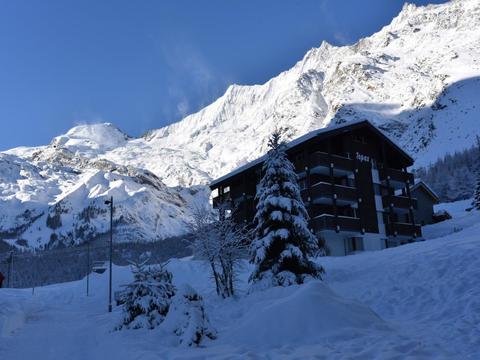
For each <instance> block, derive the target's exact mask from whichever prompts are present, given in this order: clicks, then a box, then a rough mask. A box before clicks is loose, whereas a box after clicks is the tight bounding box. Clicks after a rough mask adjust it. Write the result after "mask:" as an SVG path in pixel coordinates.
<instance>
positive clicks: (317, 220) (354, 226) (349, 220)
mask: <svg viewBox="0 0 480 360" xmlns="http://www.w3.org/2000/svg"><path fill="white" fill-rule="evenodd" d="M337 224H338V230H339V231H350V232H360V231H361V228H360V219H358V218H353V217H347V216H338V217H337ZM337 224H335V216H333V215H330V214H322V215H320V216H317V217H314V218H313V219H310V226H311V227H312V228H313V229H314V230H317V231H321V230H333V231H335V230H336V228H337V227H336V225H337Z"/></svg>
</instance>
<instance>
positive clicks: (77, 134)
mask: <svg viewBox="0 0 480 360" xmlns="http://www.w3.org/2000/svg"><path fill="white" fill-rule="evenodd" d="M479 93H480V2H479V1H478V0H457V1H451V2H449V3H446V4H441V5H430V6H425V7H416V6H414V5H405V6H404V8H403V9H402V11H401V13H400V14H399V15H398V16H397V17H396V18H394V19H393V21H392V23H391V24H389V25H387V26H385V27H384V28H383V29H381V30H380V31H379V32H377V33H375V34H373V35H372V36H370V37H368V38H364V39H361V40H360V41H358V42H357V43H356V44H354V45H351V46H343V47H336V46H332V45H330V44H328V43H325V42H323V43H322V44H321V46H320V47H318V48H314V49H311V50H310V51H309V52H308V53H307V54H306V55H305V56H304V58H303V59H302V60H300V61H299V62H298V63H297V64H295V65H294V66H293V67H292V68H291V69H289V70H287V71H285V72H283V73H281V74H279V75H278V76H277V77H275V78H273V79H271V80H269V81H268V82H266V83H265V84H262V85H254V86H240V85H232V86H230V87H229V88H228V90H227V91H226V92H225V94H224V95H223V96H221V97H220V98H219V99H217V100H216V101H215V102H214V103H212V104H211V105H209V106H207V107H205V108H204V109H202V110H200V111H199V112H197V113H195V114H192V115H189V116H187V117H186V118H185V119H183V120H182V121H180V122H178V123H175V124H173V125H170V126H167V127H164V128H161V129H157V130H152V131H150V132H149V133H147V134H146V135H145V136H143V137H140V138H131V137H129V136H127V135H125V134H124V133H122V132H121V131H120V130H118V129H117V128H116V127H115V126H113V125H112V124H95V125H81V126H77V127H75V128H73V129H71V130H70V131H69V132H67V133H66V134H65V135H61V136H58V137H56V138H55V139H53V141H52V142H51V143H50V144H49V145H48V146H43V147H37V148H16V149H12V150H10V151H8V152H6V153H4V154H2V155H0V176H1V180H2V181H1V184H0V187H1V192H0V200H1V203H0V237H1V238H10V239H15V240H19V239H20V240H27V244H28V245H30V246H36V245H35V244H37V243H38V244H46V243H48V242H50V237H51V236H54V237H55V236H57V237H64V235H65V234H66V233H68V231H71V230H72V227H75V226H73V225H72V226H69V227H68V229H67V228H65V229H63V230H62V231H61V232H62V235H59V234H57V233H56V232H55V235H52V234H53V231H52V230H56V229H51V228H46V227H45V226H46V216H47V213H51V212H52V211H53V212H55V211H57V210H55V206H57V205H56V204H57V203H59V202H63V203H65V207H66V208H68V207H71V210H69V212H68V214H69V215H68V216H71V215H72V214H74V213H75V214H80V213H82V211H83V210H84V209H87V208H88V206H89V204H90V201H92V199H95V198H97V199H99V198H101V197H102V196H104V195H109V194H110V193H111V192H112V193H116V196H117V195H118V196H119V198H120V199H123V200H122V201H125V203H124V205H125V206H124V211H125V216H124V217H123V218H124V219H128V222H129V223H130V224H133V228H135V229H138V232H140V233H142V232H143V231H144V229H149V230H148V233H149V235H148V236H147V234H143V235H141V236H140V238H142V239H152V238H162V237H165V236H167V235H169V234H173V233H176V232H181V231H184V230H185V226H184V224H185V221H188V218H189V210H188V206H186V205H187V203H189V199H190V198H191V196H192V195H190V191H186V190H181V189H179V188H172V187H177V186H181V187H190V186H195V185H198V184H206V183H207V182H208V181H210V180H211V179H212V178H216V177H219V176H221V175H223V174H225V173H227V172H229V171H231V170H232V169H234V168H235V167H237V166H239V165H242V164H244V163H245V162H247V161H249V160H252V159H254V158H256V157H258V156H260V155H261V154H263V153H264V152H265V150H266V139H267V136H268V135H269V134H270V133H271V131H272V130H273V129H274V128H275V127H279V126H288V127H289V128H290V129H291V135H292V137H297V136H300V135H303V134H304V133H306V132H308V131H310V130H312V129H317V128H322V127H325V126H328V125H329V124H331V123H339V122H344V121H350V120H356V119H369V120H371V121H372V122H374V123H376V124H377V125H378V126H379V127H381V128H382V129H383V130H385V131H386V132H387V133H388V134H389V135H390V136H391V137H393V138H395V139H396V140H397V142H398V143H400V144H401V145H403V146H404V148H405V149H406V150H407V151H409V152H410V153H411V154H412V156H414V157H415V158H416V160H417V165H418V166H420V165H426V164H428V163H430V162H431V161H433V160H435V159H436V158H438V157H439V156H441V155H443V154H445V153H446V152H452V151H455V150H460V149H463V148H465V147H468V146H471V145H472V144H473V143H474V141H475V135H477V134H480V124H479V119H480V97H479V96H478V94H479ZM111 171H113V173H114V174H116V175H115V176H113V175H111V174H110V175H109V174H108V172H111ZM135 174H137V175H138V174H146V175H145V176H146V177H147V178H148V179H149V180H148V181H147V184H145V182H144V180H139V177H138V176H137V175H135ZM142 176H143V175H142ZM152 179H153V180H152ZM150 180H151V181H150ZM152 184H153V185H152ZM167 186H169V187H167ZM198 189H199V188H196V189H194V190H195V192H196V194H200V195H199V197H198V198H203V199H205V197H206V196H207V195H206V193H205V192H198ZM203 189H204V188H203ZM152 194H154V195H152ZM82 196H84V198H83V199H82ZM196 198H197V197H196ZM71 199H72V200H71ZM132 201H133V202H134V203H135V205H132V204H131V202H132ZM147 203H148V204H147ZM144 204H145V205H144ZM58 206H60V205H58ZM62 206H63V205H62ZM95 206H97V205H95ZM97 207H98V206H97ZM73 209H75V210H73ZM149 212H153V213H151V214H150V213H149ZM147 213H149V214H147ZM120 214H123V213H120V212H119V213H118V215H120ZM139 214H142V215H141V216H140V215H139ZM178 215H179V216H178ZM79 216H80V215H79ZM102 216H104V215H102ZM37 217H38V218H37ZM63 217H65V220H64V221H63V222H62V224H63V223H70V224H73V222H74V220H72V219H69V220H67V219H66V217H67V215H66V216H63V215H62V218H63ZM34 222H35V228H33V227H32V224H33V223H34ZM100 223H101V224H103V223H104V219H103V218H99V223H98V226H95V228H96V230H95V231H103V230H104V228H103V227H102V226H103V225H102V226H101V225H100ZM27 228H28V231H27V230H26V229H27ZM34 229H35V230H34ZM135 231H137V230H135ZM135 231H134V233H135ZM145 231H146V230H145ZM38 233H43V234H44V235H42V236H40V240H39V236H38ZM72 233H73V232H72ZM29 234H31V235H29ZM154 235H155V236H154ZM72 237H75V236H73V235H72ZM47 238H48V239H47ZM67 238H68V236H67ZM54 240H55V239H54ZM53 242H55V241H53Z"/></svg>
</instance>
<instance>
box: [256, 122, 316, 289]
mask: <svg viewBox="0 0 480 360" xmlns="http://www.w3.org/2000/svg"><path fill="white" fill-rule="evenodd" d="M280 139H281V132H280V131H276V132H275V133H273V135H272V137H271V138H270V141H269V146H270V148H271V150H270V151H269V152H268V154H267V158H266V160H265V162H264V164H263V173H264V176H263V178H262V180H261V182H260V186H259V189H258V191H257V195H256V198H257V200H258V203H257V211H256V214H255V224H256V228H255V239H254V241H253V243H252V248H251V262H252V263H253V264H254V265H255V269H254V271H253V273H252V275H251V276H250V281H251V282H252V283H253V288H264V287H269V286H277V285H280V286H288V285H292V284H301V283H303V282H304V281H305V280H306V279H308V278H321V275H322V273H323V272H324V270H323V268H322V267H321V266H319V265H317V264H315V263H314V262H312V261H311V260H310V259H309V256H314V255H315V254H318V253H319V243H318V240H317V238H316V237H315V235H314V234H313V233H312V232H311V231H310V229H309V228H308V213H307V210H306V209H305V205H304V204H303V201H302V198H301V196H300V188H299V186H298V182H297V175H296V173H295V170H294V167H293V165H292V163H291V162H290V161H289V160H288V158H287V155H286V153H285V145H284V143H283V142H281V141H280Z"/></svg>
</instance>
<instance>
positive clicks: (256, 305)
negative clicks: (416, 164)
mask: <svg viewBox="0 0 480 360" xmlns="http://www.w3.org/2000/svg"><path fill="white" fill-rule="evenodd" d="M464 205H465V204H462V203H457V204H454V205H449V208H448V210H449V211H450V212H451V213H452V215H454V218H453V219H452V220H450V221H448V222H444V223H441V224H436V225H431V226H429V227H426V228H425V233H426V234H428V236H429V237H430V236H431V239H429V240H428V241H425V242H420V243H415V244H409V245H405V246H402V247H398V248H393V249H387V250H383V251H378V252H371V253H363V254H359V255H355V256H349V257H342V258H323V259H321V262H322V264H323V265H324V267H325V268H326V269H327V273H328V274H327V279H326V281H325V284H326V286H325V285H324V284H322V283H319V282H313V283H310V284H307V285H303V286H301V287H290V288H286V289H285V288H276V289H272V290H269V291H266V292H259V293H256V294H253V295H248V296H246V295H244V294H241V295H240V296H238V298H236V299H231V300H224V301H222V300H220V299H218V298H217V297H216V296H215V295H214V293H213V291H212V288H211V286H210V282H209V277H208V270H207V269H206V268H204V267H203V266H202V265H201V264H200V263H198V262H196V261H191V260H188V259H185V260H174V261H172V262H171V263H170V265H169V268H170V270H171V271H172V272H173V273H174V281H175V282H176V283H177V284H180V283H183V282H187V283H190V284H191V285H192V286H194V287H195V288H196V290H197V291H198V292H200V293H201V294H202V295H203V296H204V298H205V301H206V305H207V310H208V311H209V315H210V320H211V322H212V324H213V325H214V326H215V328H216V329H217V330H218V332H219V338H218V339H217V340H215V341H210V342H206V343H205V344H204V347H202V348H200V349H185V348H178V347H176V346H174V345H173V341H174V338H172V336H171V335H170V334H165V333H163V332H162V331H161V330H153V331H148V330H129V331H122V332H114V331H112V329H113V327H114V326H115V325H116V323H118V321H119V317H120V311H119V310H120V309H119V308H116V309H115V310H114V313H113V314H108V313H107V312H106V310H107V301H106V300H107V279H108V277H107V273H105V274H103V275H94V276H92V279H91V280H92V281H91V292H92V295H91V296H90V297H88V298H87V297H86V296H85V285H86V283H85V281H78V282H72V283H67V284H59V285H52V286H47V287H43V288H37V289H35V292H34V293H33V294H32V289H25V290H10V289H1V290H0V359H2V360H3V359H8V360H17V359H22V360H23V359H62V360H63V359H71V360H76V359H102V360H103V359H116V360H121V359H129V360H130V359H192V358H194V359H206V358H209V359H210V358H219V359H232V358H233V359H339V358H349V359H374V358H377V359H396V358H398V359H404V358H411V359H422V358H425V359H427V358H428V359H431V358H436V359H469V358H470V359H478V358H479V357H480V283H479V281H478V279H479V278H480V255H479V253H480V236H479V235H478V234H479V233H480V214H479V213H478V212H474V213H465V212H464V211H463V209H464V208H465V206H464ZM453 229H455V231H453ZM248 272H249V268H248V265H246V266H245V268H244V269H243V270H242V273H241V275H240V280H241V283H240V287H241V288H242V289H245V285H246V284H245V280H246V277H247V276H248ZM130 276H131V275H130V271H129V269H128V268H121V267H116V268H115V272H114V280H115V287H116V288H117V287H118V286H119V285H120V284H122V283H125V282H128V280H129V279H130Z"/></svg>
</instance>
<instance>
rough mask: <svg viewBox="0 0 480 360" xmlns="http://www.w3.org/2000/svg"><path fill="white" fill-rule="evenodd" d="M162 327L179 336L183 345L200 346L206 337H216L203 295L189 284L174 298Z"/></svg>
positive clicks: (183, 286)
mask: <svg viewBox="0 0 480 360" xmlns="http://www.w3.org/2000/svg"><path fill="white" fill-rule="evenodd" d="M162 327H163V328H164V329H166V330H168V331H169V332H172V333H174V334H175V335H177V336H178V337H179V343H180V344H181V345H183V346H199V345H200V343H201V342H202V341H203V340H204V339H205V338H209V339H212V340H213V339H215V338H216V337H217V332H216V331H215V329H213V328H212V326H211V325H210V322H209V320H208V317H207V314H206V312H205V306H204V304H203V299H202V297H201V296H200V295H199V294H198V293H197V292H196V291H195V290H194V289H193V288H192V287H191V286H190V285H187V284H184V285H182V286H181V287H180V288H179V289H178V291H177V293H176V294H175V296H174V297H173V299H172V304H171V305H170V310H169V311H168V315H167V318H166V319H165V322H164V323H163V324H162Z"/></svg>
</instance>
